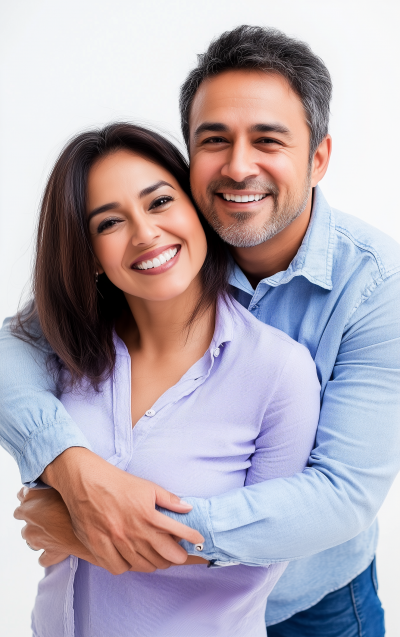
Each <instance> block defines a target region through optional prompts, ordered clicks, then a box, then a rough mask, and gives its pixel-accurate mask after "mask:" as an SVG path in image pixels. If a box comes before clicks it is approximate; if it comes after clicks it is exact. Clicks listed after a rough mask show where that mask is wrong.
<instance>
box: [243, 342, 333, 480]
mask: <svg viewBox="0 0 400 637" xmlns="http://www.w3.org/2000/svg"><path fill="white" fill-rule="evenodd" d="M319 411H320V384H319V382H318V377H317V372H316V368H315V364H314V361H313V359H312V358H311V355H310V353H309V351H308V350H307V349H306V348H305V347H304V346H303V345H300V344H299V343H293V349H292V352H291V354H290V356H289V357H288V359H287V361H286V363H285V365H284V367H283V369H282V372H281V374H280V376H279V378H278V379H277V380H276V384H275V391H274V393H273V396H272V399H271V400H270V402H269V404H268V406H267V409H266V412H265V414H264V418H263V422H262V426H261V430H260V433H259V435H258V437H257V440H256V449H255V452H254V454H253V456H252V459H251V466H250V467H249V469H248V471H247V476H246V482H245V484H246V486H248V485H252V484H255V483H257V482H263V481H264V480H270V479H272V478H283V477H289V476H292V475H294V474H295V473H299V472H301V471H303V469H304V467H305V466H306V465H307V461H308V458H309V455H310V452H311V450H312V448H313V446H314V441H315V435H316V430H317V425H318V418H319Z"/></svg>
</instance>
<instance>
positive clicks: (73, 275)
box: [14, 123, 227, 386]
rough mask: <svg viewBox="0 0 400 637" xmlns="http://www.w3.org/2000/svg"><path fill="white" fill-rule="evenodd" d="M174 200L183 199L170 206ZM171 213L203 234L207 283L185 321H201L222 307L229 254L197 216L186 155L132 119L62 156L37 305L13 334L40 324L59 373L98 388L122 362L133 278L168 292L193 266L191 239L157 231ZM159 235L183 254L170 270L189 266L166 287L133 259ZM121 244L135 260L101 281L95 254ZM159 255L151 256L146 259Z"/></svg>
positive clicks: (44, 221) (41, 232)
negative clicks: (119, 331)
mask: <svg viewBox="0 0 400 637" xmlns="http://www.w3.org/2000/svg"><path fill="white" fill-rule="evenodd" d="M123 197H124V199H123ZM174 199H176V200H177V201H176V203H174V205H172V203H173V201H174ZM139 208H140V211H141V214H140V213H138V209H139ZM172 215H175V220H176V222H177V223H178V225H179V224H183V226H182V227H186V225H187V222H188V219H191V220H192V222H193V224H194V226H195V227H196V230H197V231H198V236H197V239H198V238H199V237H201V238H202V240H203V252H204V254H203V255H202V263H201V264H200V263H198V264H197V265H198V267H199V273H198V274H199V281H200V282H201V284H200V286H199V289H198V296H197V300H196V303H195V304H194V306H193V307H192V311H191V313H190V314H189V315H188V317H187V326H188V327H190V326H192V325H193V324H194V322H195V319H196V317H198V316H200V315H201V314H202V313H203V312H206V311H207V310H208V309H209V308H210V307H211V306H213V305H214V304H215V300H216V298H217V297H218V295H219V294H220V293H224V292H226V290H227V280H226V270H227V256H226V252H225V249H224V248H223V244H222V241H221V240H220V239H219V237H218V236H217V235H216V233H214V232H213V231H212V230H211V228H210V227H209V225H208V223H207V222H206V221H205V220H204V218H203V217H201V216H199V215H198V214H197V212H196V209H195V206H194V203H193V200H192V198H191V193H190V184H189V170H188V166H187V163H186V160H185V159H184V157H183V156H182V155H181V153H180V152H179V150H178V149H177V148H176V147H174V146H173V145H172V144H171V143H170V142H169V141H168V140H166V139H164V138H163V137H161V135H159V134H157V133H155V132H153V131H150V130H147V129H144V128H142V127H140V126H134V125H132V124H128V123H116V124H111V125H109V126H107V127H106V128H104V129H102V130H93V131H89V132H85V133H82V134H80V135H78V136H76V137H75V138H74V139H72V140H71V141H70V142H69V143H68V144H67V146H66V147H65V148H64V150H63V151H62V153H61V154H60V156H59V158H58V160H57V163H56V165H55V167H54V169H53V171H52V173H51V175H50V178H49V181H48V184H47V187H46V190H45V193H44V196H43V201H42V208H41V215H40V219H39V227H38V234H37V245H36V261H35V267H34V272H33V295H34V303H33V304H30V305H29V306H27V307H25V308H24V310H23V311H22V312H21V313H20V314H19V315H17V317H16V320H15V321H14V333H15V334H16V335H17V336H19V337H20V338H23V339H25V340H28V341H29V342H32V341H34V340H36V339H37V333H38V332H37V324H38V322H39V324H40V329H41V332H42V333H43V336H44V338H45V340H46V341H47V342H48V343H49V344H50V346H51V349H52V351H53V353H54V354H55V355H52V357H51V358H52V363H53V364H54V365H53V368H54V370H55V371H56V373H58V372H59V371H60V370H61V368H63V367H66V368H67V369H68V371H69V373H70V376H71V379H72V380H73V382H75V381H78V380H80V379H82V378H83V377H85V378H86V379H89V380H90V382H92V383H93V384H94V386H96V385H97V384H98V383H99V382H100V381H101V379H103V378H105V377H107V375H108V374H110V373H111V372H112V369H113V367H114V363H115V346H114V342H113V329H114V324H115V321H116V319H118V318H121V317H122V316H123V315H124V313H126V311H127V309H128V303H129V302H128V303H127V298H128V297H129V294H130V291H131V288H130V286H131V284H133V281H135V283H134V285H136V286H139V287H140V288H141V290H142V293H143V294H144V295H146V293H147V292H148V291H149V290H151V289H153V288H154V285H157V286H159V292H160V290H161V289H162V291H163V292H162V293H163V294H164V295H166V296H168V294H169V293H170V290H171V288H170V287H169V286H170V285H174V283H173V282H174V281H179V279H180V277H181V275H182V273H183V271H184V269H185V265H187V262H188V258H189V255H191V253H192V249H194V246H193V248H191V249H190V252H189V249H188V247H187V244H186V243H185V242H184V241H183V240H178V239H177V238H176V237H175V236H174V239H173V240H171V233H170V232H168V230H166V231H164V230H163V229H161V230H159V231H158V230H157V223H158V221H157V220H160V221H161V225H162V224H163V223H164V220H165V219H167V220H170V219H171V216H172ZM136 222H138V225H137V228H136V229H135V232H136V233H139V234H140V233H144V234H145V235H146V237H145V239H144V241H142V240H139V244H140V246H138V247H135V246H134V244H135V241H137V236H139V235H137V234H136V235H135V236H136V238H133V239H132V242H131V250H130V251H128V252H127V253H126V250H127V244H128V243H129V242H130V235H129V233H130V232H131V230H132V227H133V226H134V225H135V224H136ZM151 228H153V230H152V229H151ZM152 232H153V235H152ZM161 235H163V236H164V237H167V238H166V239H165V243H163V245H162V246H161V248H162V250H161V251H163V250H164V247H165V249H167V248H168V249H172V250H174V249H175V248H176V249H177V251H178V255H177V257H176V258H173V259H171V261H169V262H168V263H169V264H170V265H169V268H171V267H172V266H173V265H175V263H176V262H177V261H178V260H179V261H181V264H180V266H179V271H178V272H177V273H176V275H175V273H171V274H170V275H169V277H168V284H167V285H165V277H164V278H163V279H162V282H161V283H160V284H159V283H158V281H157V283H154V284H153V286H150V287H149V285H150V284H149V279H148V277H146V280H143V281H141V279H142V278H143V279H144V277H140V279H137V275H138V274H139V272H140V273H141V274H144V273H145V270H144V269H143V270H142V269H139V268H138V267H137V266H136V264H135V263H134V262H135V261H136V260H137V259H141V258H142V257H141V255H142V254H143V255H144V256H146V255H145V252H147V251H148V245H150V247H151V250H152V251H154V249H155V250H156V251H157V249H158V244H159V242H160V240H161V239H160V237H161ZM121 240H122V241H123V242H125V248H124V256H125V258H126V259H128V261H126V262H125V261H124V263H123V265H121V261H120V257H119V256H118V254H119V253H118V254H116V255H115V256H116V259H117V262H116V263H114V264H111V263H110V264H109V268H107V273H106V274H103V275H101V276H100V277H98V275H96V272H97V273H100V272H104V268H102V267H101V265H100V264H99V262H98V259H97V257H96V251H97V250H98V251H99V253H101V254H103V253H104V248H105V247H106V246H114V245H115V246H116V249H117V250H119V249H121V246H120V244H119V242H120V241H121ZM206 240H207V248H206V247H205V246H206V243H205V242H206ZM148 241H150V244H148ZM117 242H118V246H117ZM146 242H147V243H146ZM155 244H157V247H156V248H155ZM54 246H57V250H56V251H55V249H54ZM182 246H183V247H184V251H183V253H182V257H183V258H181V256H180V251H181V247H182ZM107 250H108V248H107ZM156 256H157V254H154V255H150V257H147V258H146V262H147V264H149V261H150V258H154V257H156ZM111 258H112V257H111V256H109V257H108V259H109V260H110V259H111ZM119 266H121V268H120V269H119V270H118V268H119ZM116 268H117V270H118V274H117V272H116ZM147 268H148V269H149V268H150V265H147ZM169 268H164V269H169ZM146 272H147V270H146ZM155 272H156V271H155V270H154V273H155ZM159 272H161V270H157V273H159ZM121 276H122V277H125V278H124V281H125V283H122V281H121V280H120V279H121ZM97 277H98V281H96V278H97ZM115 277H117V279H115ZM117 280H118V282H120V283H121V285H122V287H119V286H118V284H116V281H117ZM186 280H187V277H186ZM124 285H125V287H126V285H127V286H128V287H127V289H125V287H124ZM178 287H179V284H178ZM124 292H127V293H128V297H126V296H125V295H124ZM173 294H174V293H173ZM40 338H41V337H40ZM39 340H40V339H39ZM60 361H62V365H60Z"/></svg>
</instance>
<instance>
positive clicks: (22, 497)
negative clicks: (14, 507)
mask: <svg viewBox="0 0 400 637" xmlns="http://www.w3.org/2000/svg"><path fill="white" fill-rule="evenodd" d="M28 493H29V489H28V487H21V489H20V490H19V491H18V493H17V498H18V500H19V501H20V502H23V501H24V500H25V498H26V496H27V494H28Z"/></svg>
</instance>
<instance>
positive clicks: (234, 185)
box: [207, 177, 279, 197]
mask: <svg viewBox="0 0 400 637" xmlns="http://www.w3.org/2000/svg"><path fill="white" fill-rule="evenodd" d="M224 190H255V191H256V192H259V193H268V194H271V195H272V196H273V197H277V196H278V194H279V190H278V188H277V187H276V185H275V184H274V183H273V182H271V181H266V180H262V179H245V180H244V181H234V180H233V179H230V178H229V177H227V178H223V179H215V180H214V181H211V182H210V183H209V184H208V187H207V193H208V194H209V195H214V194H215V193H217V192H221V191H224Z"/></svg>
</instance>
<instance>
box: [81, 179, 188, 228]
mask: <svg viewBox="0 0 400 637" xmlns="http://www.w3.org/2000/svg"><path fill="white" fill-rule="evenodd" d="M161 186H169V187H170V188H172V189H173V190H176V189H175V188H174V187H173V185H172V184H170V183H169V182H168V181H163V180H162V179H161V180H160V181H156V183H154V184H152V185H151V186H147V188H143V190H141V191H140V192H139V197H140V198H142V197H145V196H146V195H151V193H152V192H154V191H155V190H158V188H161ZM119 207H120V204H119V203H118V201H113V202H112V203H105V204H104V205H103V206H99V207H98V208H95V209H94V210H92V212H91V213H90V214H89V215H88V218H87V220H88V222H89V221H90V220H91V219H92V217H94V216H95V215H100V214H101V213H102V212H108V211H109V210H115V208H119Z"/></svg>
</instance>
